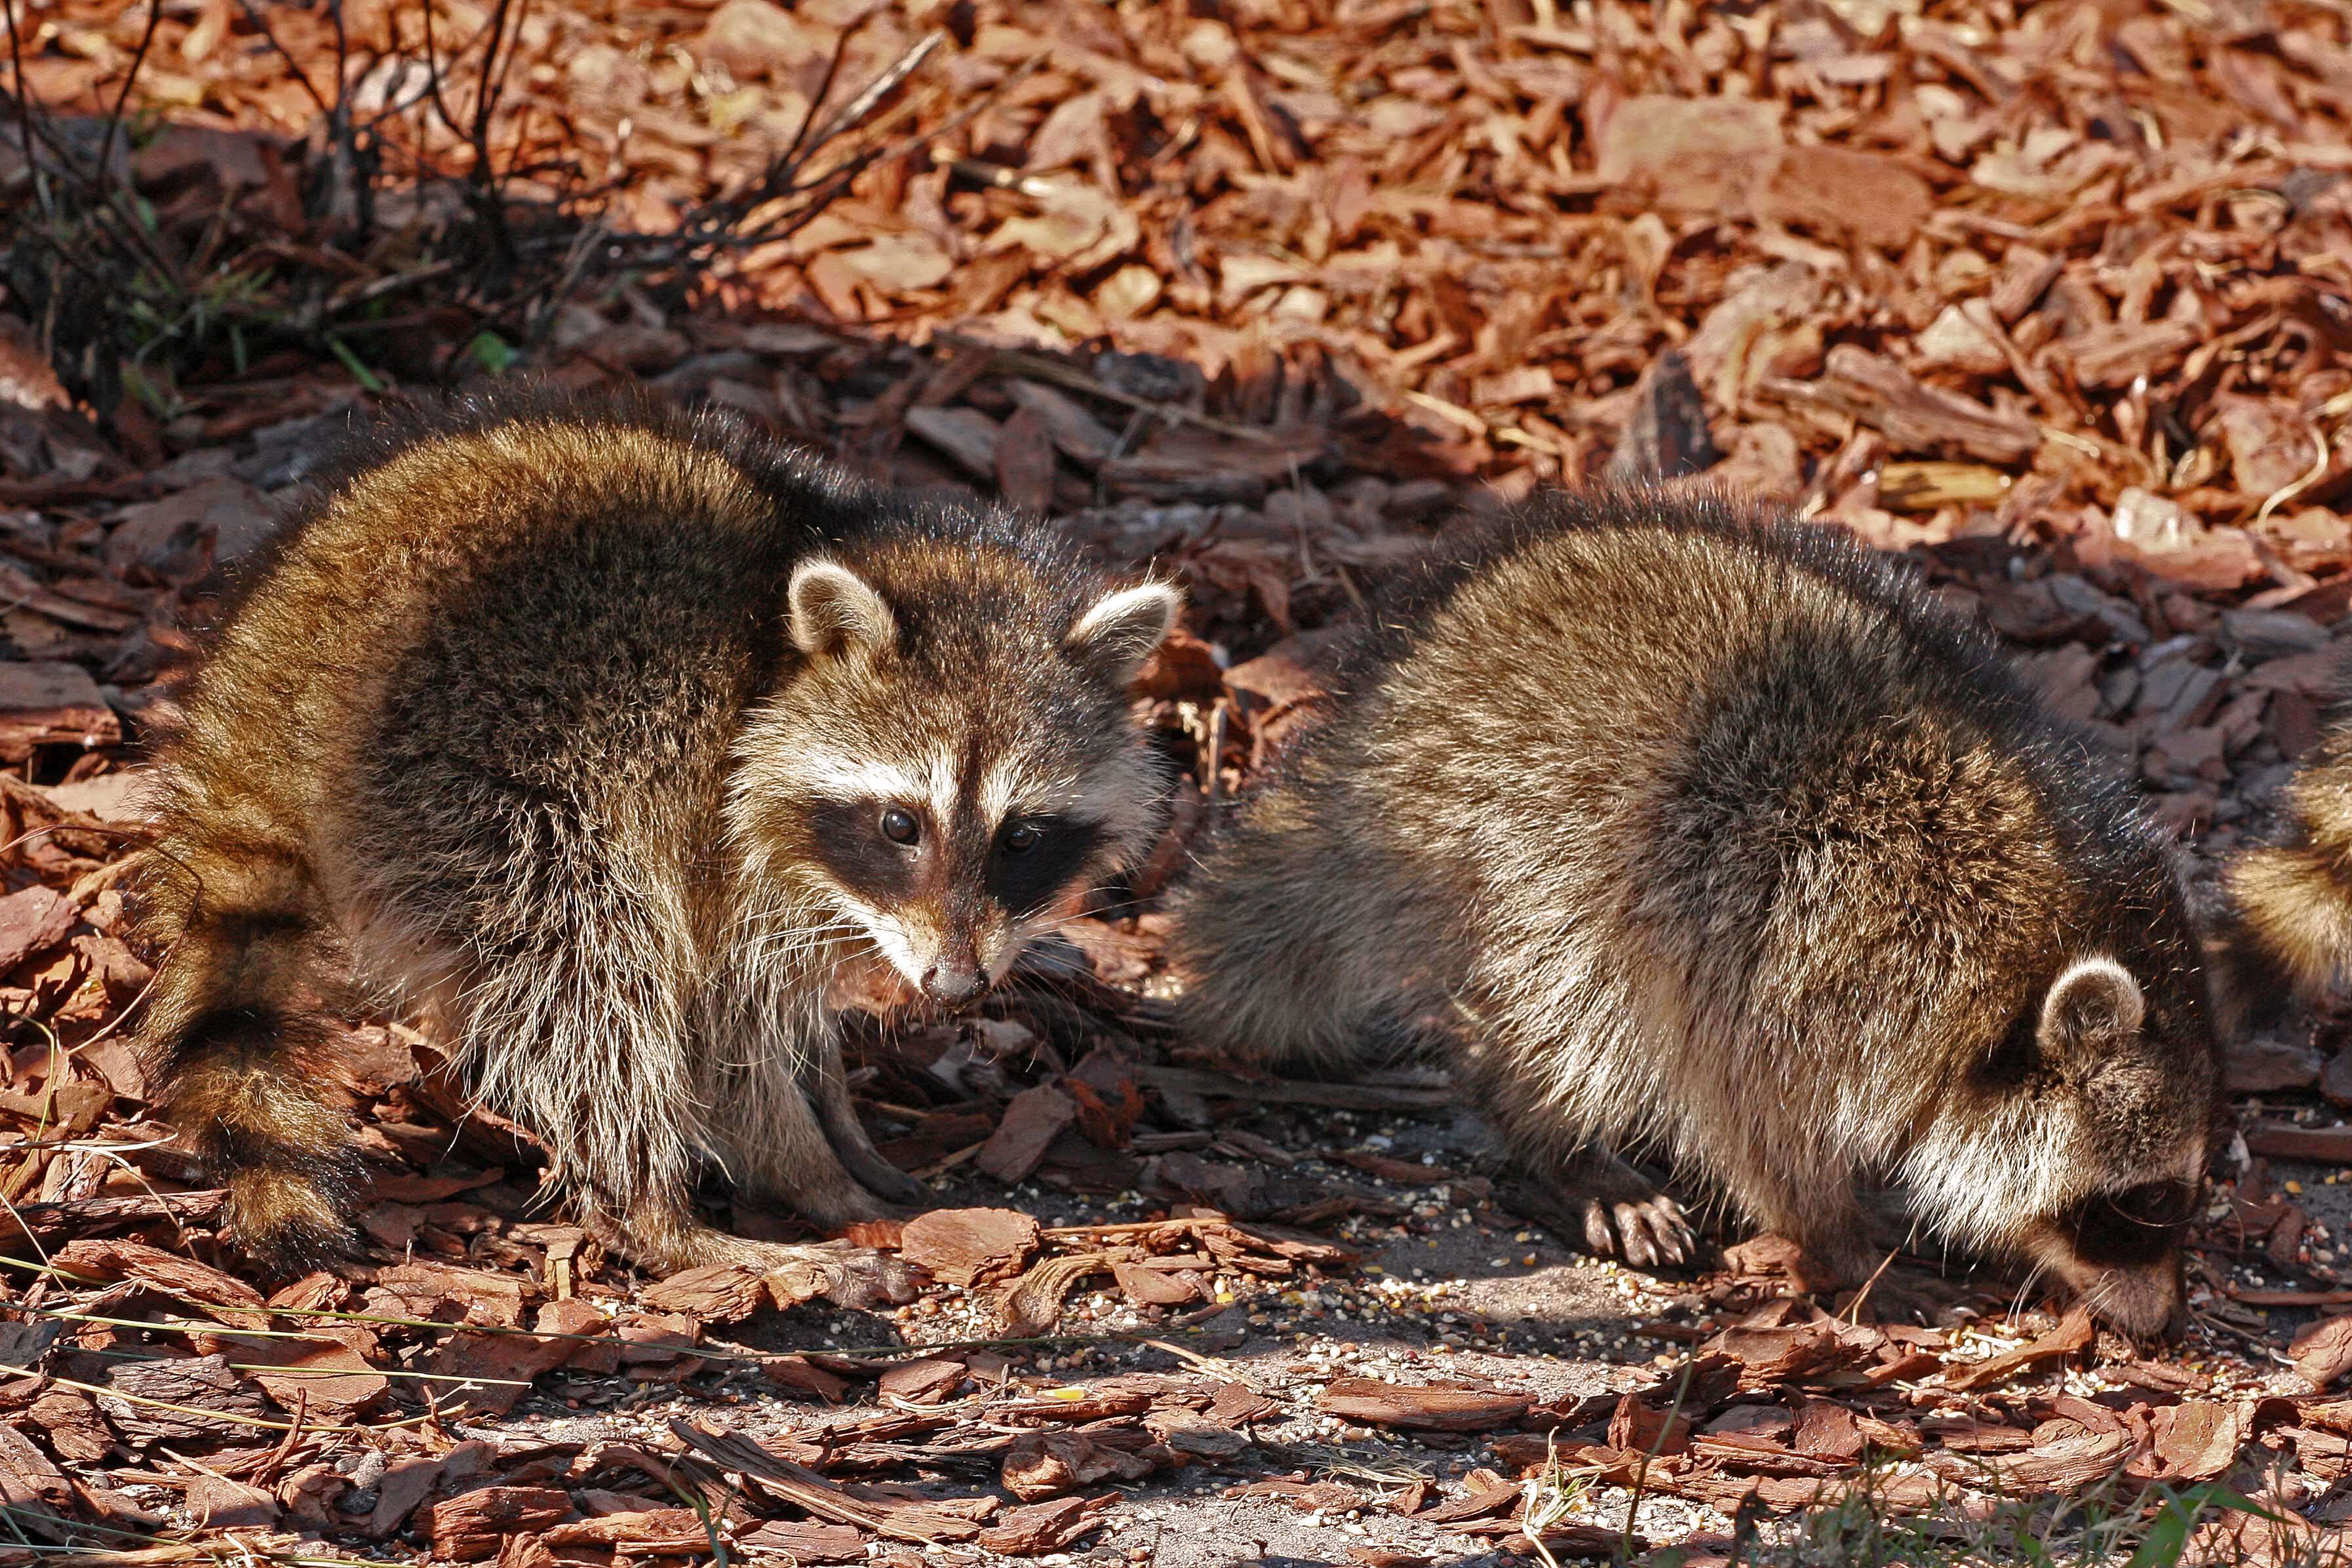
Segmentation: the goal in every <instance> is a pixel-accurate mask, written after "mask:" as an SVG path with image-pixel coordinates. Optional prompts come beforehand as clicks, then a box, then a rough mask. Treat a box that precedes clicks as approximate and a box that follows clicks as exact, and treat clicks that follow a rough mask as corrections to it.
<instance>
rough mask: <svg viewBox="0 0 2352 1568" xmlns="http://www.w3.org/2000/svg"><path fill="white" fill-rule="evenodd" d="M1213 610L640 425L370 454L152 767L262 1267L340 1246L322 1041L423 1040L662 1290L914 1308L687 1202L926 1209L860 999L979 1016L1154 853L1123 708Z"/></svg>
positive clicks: (235, 1197) (1035, 537) (964, 523)
mask: <svg viewBox="0 0 2352 1568" xmlns="http://www.w3.org/2000/svg"><path fill="white" fill-rule="evenodd" d="M1177 608H1178V600H1177V595H1176V594H1175V592H1174V590H1173V589H1171V587H1169V586H1167V585H1165V584H1159V583H1149V582H1147V583H1142V584H1129V585H1124V586H1121V585H1115V584H1109V583H1107V582H1105V581H1103V580H1101V579H1099V578H1098V577H1097V575H1096V574H1094V573H1093V572H1091V571H1090V570H1088V569H1087V568H1086V567H1084V566H1083V565H1082V564H1081V563H1080V562H1079V560H1078V558H1077V557H1076V553H1075V552H1073V551H1072V550H1071V549H1070V548H1069V547H1068V546H1066V545H1065V544H1063V543H1060V542H1056V540H1055V537H1054V536H1053V535H1052V534H1051V533H1050V532H1048V531H1046V530H1045V528H1044V527H1043V526H1042V525H1031V524H1027V523H1024V522H1022V521H1017V520H1015V519H1014V518H1013V517H1011V516H1009V515H1006V514H1003V513H1001V512H995V511H987V510H977V509H970V508H965V507H961V506H957V505H952V504H948V503H940V502H935V501H929V500H916V499H912V498H909V497H907V496H902V495H893V494H890V493H887V492H884V491H879V490H876V489H868V488H866V487H865V486H863V485H860V484H858V483H856V482H853V481H852V480H850V479H847V478H845V477H844V476H843V475H841V474H839V473H836V472H835V471H833V470H831V469H829V468H826V467H825V466H824V465H822V464H820V463H818V462H816V461H814V460H812V459H810V458H804V457H801V456H797V455H794V454H792V453H789V452H787V451H784V450H782V449H780V448H776V447H771V446H769V445H768V444H766V443H764V442H762V441H761V440H759V439H756V438H754V437H751V435H749V434H747V433H745V432H743V431H741V430H740V429H737V428H734V427H732V426H727V425H724V424H721V423H719V422H718V421H715V420H713V419H709V418H690V417H687V416H682V415H678V414H676V413H673V412H667V411H665V410H663V409H662V408H660V407H658V406H657V405H653V404H651V403H649V402H644V401H637V400H630V399H591V400H565V399H562V398H560V397H553V396H549V395H531V396H527V397H524V398H520V399H508V400H503V401H489V402H482V401H475V402H470V403H464V404H459V405H453V406H450V407H447V408H444V409H441V410H439V411H437V412H430V413H425V414H419V415H412V416H407V417H406V418H405V419H404V420H402V421H395V422H394V423H392V424H390V425H389V426H386V427H384V428H382V429H379V430H378V431H377V432H375V433H374V435H373V437H371V438H369V439H367V440H366V441H365V442H364V443H363V444H362V447H361V449H360V452H359V454H358V456H357V458H356V459H355V461H354V462H353V463H352V464H351V465H350V466H349V471H348V474H347V477H345V478H343V479H341V480H340V481H338V482H335V483H333V484H331V485H329V486H327V487H326V488H324V489H323V490H322V492H321V493H320V496H319V499H318V500H316V501H315V502H313V503H312V504H311V506H310V508H309V510H307V512H306V513H305V515H303V516H302V517H300V518H299V520H298V521H296V522H295V523H294V524H293V525H292V526H291V527H290V528H289V530H288V531H287V532H286V533H285V534H284V535H283V536H282V538H281V540H280V541H279V542H278V545H277V547H276V549H275V551H274V553H272V554H271V556H270V557H269V558H268V561H267V562H266V563H265V564H263V565H262V566H261V567H260V569H259V570H258V572H257V574H255V575H254V576H253V577H252V578H251V579H250V580H249V581H248V582H247V583H246V584H243V585H242V591H241V594H240V595H239V597H238V599H237V601H236V604H235V605H234V608H233V609H232V611H231V612H230V614H229V615H228V616H227V617H226V619H225V621H224V622H223V624H222V625H221V626H219V627H218V629H217V630H216V632H215V636H214V646H213V647H212V649H211V651H210V654H209V657H208V658H207V660H206V662H205V665H204V666H203V667H202V668H201V669H200V670H199V671H198V672H197V674H196V675H195V677H194V679H193V681H192V682H191V683H190V685H189V687H188V689H187V690H186V692H185V694H184V700H183V720H182V722H181V725H180V728H179V732H178V733H177V734H176V736H175V737H174V738H173V740H172V741H171V742H169V743H168V745H167V746H166V748H165V750H164V752H163V756H162V759H161V760H162V767H161V776H162V779H163V795H162V800H161V807H160V826H161V833H162V837H161V840H160V843H159V844H158V846H157V848H158V854H157V855H156V856H155V858H154V860H153V864H152V868H151V870H150V871H149V873H148V875H147V877H146V879H145V891H144V902H145V905H146V910H147V913H146V921H147V926H146V929H147V932H148V934H149V936H150V938H151V939H152V941H153V942H154V943H155V945H156V946H158V947H159V948H161V949H163V951H165V952H167V953H168V955H169V956H168V958H167V960H166V961H165V963H163V970H162V977H161V979H160V981H159V983H158V985H157V988H156V991H155V994H154V995H153V997H152V1001H151V1003H150V1005H149V1008H148V1011H147V1013H146V1015H145V1016H144V1018H143V1020H142V1024H141V1026H140V1030H139V1036H138V1038H139V1041H140V1043H141V1045H142V1047H143V1048H144V1051H145V1054H146V1056H147V1058H148V1060H149V1061H150V1063H151V1065H152V1067H153V1068H155V1069H156V1070H157V1071H158V1073H159V1074H160V1076H161V1078H162V1079H163V1081H164V1082H165V1083H166V1084H167V1085H168V1086H169V1088H168V1098H167V1101H166V1106H167V1113H168V1115H169V1117H170V1119H171V1120H172V1121H173V1122H174V1123H175V1124H176V1125H177V1126H178V1127H179V1128H180V1130H181V1131H182V1133H183V1134H184V1137H185V1138H186V1139H187V1140H188V1141H189V1142H191V1143H192V1144H193V1146H194V1149H195V1151H196V1152H198V1154H199V1155H200V1156H201V1157H202V1159H203V1160H204V1161H205V1163H208V1164H209V1165H210V1166H211V1167H212V1169H213V1170H214V1172H215V1174H216V1175H217V1176H218V1177H219V1178H220V1179H222V1180H224V1181H225V1182H226V1185H227V1188H228V1191H229V1216H230V1222H231V1228H232V1230H233V1232H234V1234H235V1236H236V1239H237V1240H238V1241H239V1242H240V1244H241V1245H242V1246H243V1247H244V1248H245V1249H246V1250H247V1253H248V1254H250V1255H253V1256H255V1257H256V1258H257V1259H259V1260H261V1261H263V1262H265V1263H267V1264H271V1265H286V1264H292V1263H296V1262H299V1261H302V1260H306V1259H309V1258H314V1257H316V1256H318V1255H320V1254H321V1253H324V1252H328V1251H331V1250H333V1249H335V1248H336V1247H338V1246H339V1245H340V1244H341V1243H343V1242H345V1241H346V1240H347V1239H348V1237H349V1231H348V1224H349V1221H348V1215H349V1214H350V1213H351V1197H352V1188H353V1186H354V1180H355V1177H356V1175H357V1173H358V1166H357V1162H356V1160H355V1157H354V1154H353V1152H352V1151H353V1142H352V1136H351V1133H350V1131H349V1130H348V1128H347V1126H346V1124H345V1121H344V1119H343V1117H342V1116H341V1113H340V1112H338V1111H337V1110H335V1109H333V1107H332V1105H331V1101H330V1100H329V1098H328V1097H327V1096H326V1095H325V1094H324V1093H323V1092H322V1089H321V1085H320V1079H321V1073H320V1067H319V1057H320V1047H321V1045H322V1043H323V1041H324V1040H325V1038H326V1037H327V1036H328V1031H327V1030H326V1029H325V1028H324V1027H323V1020H324V1018H325V1016H326V1015H327V1014H328V1013H329V1012H331V1011H333V1010H336V1009H347V1008H350V1007H352V1006H354V1005H362V1004H365V1003H372V1002H378V1001H390V1002H392V1003H394V1004H398V1005H405V1006H408V1007H411V1008H414V1009H415V1010H416V1011H417V1012H418V1013H419V1014H420V1015H422V1016H423V1017H424V1018H425V1021H426V1022H427V1023H428V1024H430V1025H432V1026H436V1027H437V1029H438V1030H439V1031H440V1032H442V1033H443V1034H444V1035H446V1037H447V1038H448V1039H450V1040H451V1041H452V1042H453V1043H454V1046H455V1047H456V1052H455V1054H456V1056H457V1060H458V1061H459V1062H460V1064H461V1065H462V1066H463V1068H465V1069H466V1070H467V1071H468V1073H469V1074H470V1075H471V1078H472V1079H473V1081H474V1082H475V1083H476V1084H477V1085H478V1091H479V1093H480V1095H481V1096H482V1098H483V1100H484V1101H485V1102H486V1103H488V1105H490V1106H491V1107H493V1108H495V1109H497V1110H500V1111H502V1112H504V1113H505V1114H507V1115H509V1116H511V1117H512V1118H514V1119H515V1120H516V1121H520V1122H521V1123H522V1124H523V1125H525V1126H527V1127H529V1128H530V1129H531V1130H532V1131H535V1132H536V1133H538V1134H539V1135H540V1136H541V1138H542V1139H543V1140H544V1141H545V1142H546V1144H547V1146H548V1148H549V1149H550V1150H551V1152H552V1154H553V1157H554V1162H555V1165H556V1178H557V1180H558V1182H559V1183H560V1184H561V1185H562V1187H563V1188H565V1189H566V1190H568V1192H569V1193H570V1194H572V1196H573V1198H574V1200H575V1202H576V1205H577V1206H578V1208H579V1210H580V1211H581V1212H582V1214H583V1217H585V1218H587V1219H588V1220H589V1221H591V1222H592V1223H593V1224H596V1225H598V1226H600V1227H601V1228H603V1229H604V1231H605V1232H606V1233H607V1234H609V1235H611V1236H612V1237H614V1240H615V1241H616V1242H617V1243H618V1244H619V1245H621V1246H622V1247H624V1248H625V1250H627V1251H629V1252H630V1253H632V1254H633V1255H634V1256H635V1257H636V1258H639V1259H640V1260H641V1261H644V1262H646V1263H647V1264H649V1265H651V1266H653V1267H656V1268H685V1267H690V1266H693V1265H698V1264H702V1263H709V1262H716V1261H722V1260H729V1259H734V1258H750V1259H752V1260H765V1261H767V1262H769V1263H782V1262H785V1261H787V1260H798V1261H799V1262H801V1263H803V1264H814V1265H815V1266H817V1267H818V1268H820V1270H821V1271H822V1272H823V1273H824V1275H825V1276H826V1277H828V1278H829V1279H831V1280H832V1282H833V1284H834V1286H835V1289H837V1290H839V1289H846V1290H848V1291H849V1292H850V1293H852V1294H858V1293H862V1292H863V1290H864V1289H867V1288H869V1287H871V1286H873V1285H875V1284H877V1282H878V1283H879V1284H881V1285H883V1286H885V1287H886V1288H894V1289H895V1288H896V1286H897V1285H898V1281H897V1280H895V1279H888V1278H886V1277H884V1276H883V1275H878V1274H877V1272H876V1268H877V1265H875V1264H874V1261H873V1260H872V1259H870V1258H865V1259H859V1260H857V1261H856V1267H854V1268H853V1267H850V1266H849V1265H848V1264H847V1263H845V1254H843V1253H841V1252H840V1251H838V1250H837V1249H832V1248H813V1247H800V1248H782V1249H779V1248H776V1247H772V1246H766V1245H763V1244H760V1243H754V1242H750V1241H746V1240H741V1239H738V1238H733V1237H727V1236H725V1235H722V1234H720V1233H719V1232H717V1231H716V1230H714V1229H712V1228H711V1227H709V1226H707V1225H705V1224H702V1223H700V1222H699V1221H698V1218H697V1217H696V1210H695V1208H694V1205H693V1202H692V1189H693V1186H694V1184H695V1181H696V1178H697V1175H698V1171H699V1170H701V1169H703V1168H705V1167H716V1168H717V1169H718V1171H719V1172H720V1173H723V1174H724V1175H725V1176H727V1177H729V1178H730V1179H731V1180H732V1181H733V1183H734V1184H736V1186H737V1187H738V1188H739V1190H741V1191H744V1192H746V1193H749V1194H754V1195H764V1196H769V1197H773V1198H775V1199H778V1200H780V1201H781V1202H782V1203H783V1204H785V1205H789V1206H790V1207H792V1208H793V1209H795V1210H797V1211H798V1212H799V1213H800V1214H801V1215H803V1216H805V1217H806V1218H807V1219H809V1220H810V1221H812V1222H813V1223H814V1224H816V1225H818V1226H825V1227H836V1226H843V1225H845V1224H847V1223H849V1222H853V1221H856V1220H860V1219H868V1218H874V1217H877V1216H880V1215H885V1214H887V1213H889V1212H891V1205H894V1204H914V1203H918V1202H919V1201H921V1200H922V1198H923V1197H924V1189H923V1188H922V1187H921V1185H920V1184H918V1183H916V1182H915V1181H913V1180H912V1179H911V1178H909V1177H908V1176H906V1175H904V1174H903V1173H899V1172H898V1171H897V1170H895V1169H893V1168H892V1167H891V1166H890V1165H889V1164H887V1163H886V1162H885V1161H883V1159H882V1158H881V1157H880V1156H879V1155H878V1154H877V1152H875V1150H874V1147H873V1144H872V1143H871V1142H870V1141H869V1140H868V1139H867V1137H866V1133H865V1132H864V1131H863V1130H862V1129H861V1128H860V1126H859V1124H858V1121H857V1119H856V1115H855V1113H854V1112H853V1110H852V1109H851V1106H850V1101H849V1098H848V1095H847V1092H846V1089H845V1086H844V1083H843V1078H842V1068H841V1062H840V1056H839V1050H838V1042H837V1039H836V1037H835V1033H834V1031H833V1026H832V1023H831V1019H830V1016H829V1015H828V1010H827V1006H826V1003H825V999H824V998H825V990H826V982H827V979H828V976H829V975H830V974H831V973H833V972H834V970H835V967H836V966H837V965H838V964H840V963H842V962H843V961H844V960H845V959H848V958H850V957H852V956H855V955H859V954H862V953H866V952H876V951H878V952H879V953H880V954H881V956H882V957H884V958H887V961H888V963H890V964H891V965H892V966H893V967H894V968H895V969H896V970H897V972H898V975H899V976H901V977H903V979H904V981H905V983H906V984H907V985H908V987H911V988H913V989H914V990H916V991H919V993H920V994H921V995H922V996H923V997H925V998H927V999H928V1000H929V1002H930V1003H931V1004H933V1005H938V1006H941V1007H952V1006H955V1005H961V1004H963V1003H966V1002H969V1001H971V999H972V998H973V997H974V996H976V995H977V994H980V993H981V992H982V991H983V990H985V989H986V988H987V987H988V986H990V985H991V984H993V983H994V982H996V981H998V980H1000V979H1001V978H1003V975H1004V974H1005V973H1006V972H1007V970H1008V969H1009V968H1010V967H1011V966H1012V964H1013V961H1014V959H1015V958H1016V957H1017V956H1019V954H1020V953H1021V952H1022V951H1023V950H1024V946H1025V945H1027V944H1028V943H1029V942H1031V941H1032V940H1033V939H1034V938H1035V937H1037V936H1038V935H1039V934H1041V933H1043V932H1045V931H1049V930H1050V929H1051V928H1052V926H1053V925H1054V923H1055V921H1056V920H1057V919H1058V918H1061V917H1064V916H1066V915H1067V914H1068V913H1069V912H1071V910H1072V908H1073V906H1074V904H1075V903H1076V900H1080V899H1081V898H1083V897H1084V895H1085V894H1086V893H1087V891H1088V889H1090V888H1092V887H1093V886H1094V885H1095V884H1097V882H1098V881H1099V880H1100V879H1103V878H1104V877H1105V876H1106V875H1108V873H1110V872H1111V871H1113V870H1114V869H1116V868H1118V867H1119V866H1120V865H1121V864H1122V862H1123V861H1124V860H1125V859H1126V858H1129V857H1130V856H1131V855H1132V854H1133V853H1135V852H1136V851H1137V850H1138V849H1139V847H1142V846H1143V845H1144V844H1146V843H1147V842H1148V841H1149V839H1150V837H1151V835H1152V834H1153V832H1154V831H1155V828H1156V824H1157V822H1158V810H1159V796H1160V786H1159V784H1158V781H1157V779H1156V776H1155V773H1154V770H1153V768H1152V766H1151V764H1150V761H1149V759H1148V756H1147V754H1146V752H1145V751H1144V749H1143V743H1142V740H1141V737H1140V735H1139V731H1138V730H1137V727H1136V725H1135V724H1134V722H1133V721H1132V719H1131V717H1130V710H1129V702H1128V699H1127V697H1126V694H1125V689H1126V687H1127V685H1128V682H1129V679H1130V677H1131V676H1132V675H1133V673H1134V671H1135V670H1136V669H1137V668H1138V667H1139V665H1140V664H1141V663H1142V662H1143V660H1144V659H1145V658H1148V657H1149V656H1150V653H1151V651H1152V650H1153V648H1154V647H1157V646H1158V644H1159V642H1160V639H1161V637H1162V636H1163V635H1164V634H1165V632H1166V630H1167V628H1168V626H1170V624H1171V620H1172V617H1173V616H1174V615H1175V613H1176V610H1177Z"/></svg>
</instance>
